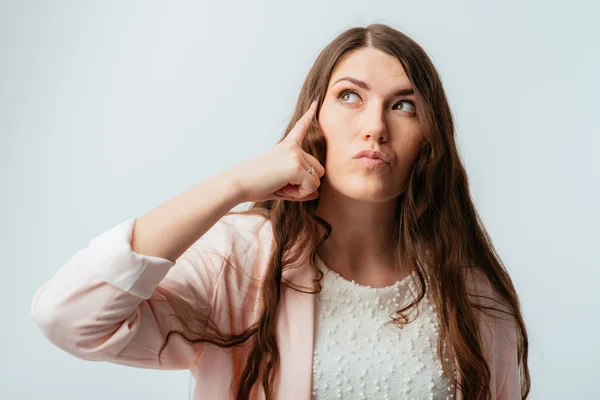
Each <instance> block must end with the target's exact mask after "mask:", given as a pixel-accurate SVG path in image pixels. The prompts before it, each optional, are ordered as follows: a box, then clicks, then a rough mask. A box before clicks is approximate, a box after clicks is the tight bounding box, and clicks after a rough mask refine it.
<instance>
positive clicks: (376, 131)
mask: <svg viewBox="0 0 600 400" xmlns="http://www.w3.org/2000/svg"><path fill="white" fill-rule="evenodd" d="M361 122H362V136H363V138H364V139H366V140H369V139H373V140H375V141H377V142H386V141H387V140H388V136H389V132H388V129H387V125H386V121H385V114H384V111H383V107H382V106H381V105H376V104H372V105H371V107H367V108H366V109H365V110H364V111H363V113H362V116H361Z"/></svg>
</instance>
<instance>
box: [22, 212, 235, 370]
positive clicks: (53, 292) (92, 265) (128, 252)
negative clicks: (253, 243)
mask: <svg viewBox="0 0 600 400" xmlns="http://www.w3.org/2000/svg"><path fill="white" fill-rule="evenodd" d="M221 222H222V220H221V221H218V222H217V223H216V224H215V225H214V226H213V227H211V229H209V231H208V232H206V233H205V235H203V236H202V238H201V239H200V240H198V241H197V242H196V243H194V245H192V246H191V247H190V248H189V249H188V250H187V251H186V252H185V253H184V254H183V255H182V256H181V257H179V258H178V259H177V260H176V262H173V261H170V260H167V259H163V258H159V257H152V256H145V255H141V254H138V253H135V252H133V251H132V249H131V237H132V232H133V227H134V224H135V218H131V219H129V220H127V221H124V222H122V223H120V224H118V225H117V226H114V227H113V228H111V229H109V230H108V231H106V232H104V233H103V234H101V235H100V236H97V237H95V238H93V239H92V240H90V242H89V244H88V246H87V247H85V248H83V249H81V250H79V251H77V252H76V253H75V254H74V255H73V256H72V257H71V258H70V259H69V260H68V261H67V263H66V264H64V265H63V266H62V267H61V268H60V269H59V270H58V271H57V272H56V273H55V274H54V276H52V277H51V278H50V279H49V280H48V281H47V282H46V283H44V284H43V285H42V286H41V287H40V288H39V289H38V290H37V292H36V293H35V295H34V297H33V301H32V304H31V315H32V316H33V318H34V321H35V323H36V324H37V326H38V327H39V328H40V330H41V331H42V332H43V334H44V335H45V336H46V337H47V338H48V339H49V341H50V342H52V343H53V344H54V345H56V346H57V347H59V348H61V349H62V350H64V351H66V352H68V353H70V354H72V355H74V356H76V357H78V358H81V359H84V360H89V361H108V362H112V363H116V364H122V365H128V366H133V367H139V368H152V369H169V370H175V369H190V368H191V367H192V366H193V365H194V363H195V361H196V360H197V359H198V357H199V356H200V354H201V352H202V348H203V344H193V345H192V344H189V343H188V342H186V341H185V340H183V339H182V338H181V336H180V335H177V334H175V335H171V336H170V337H169V343H168V345H167V347H166V348H165V349H164V350H163V353H162V354H161V358H160V361H161V362H162V365H159V359H158V352H159V349H160V348H161V345H162V344H163V342H164V340H165V339H166V336H167V333H168V332H169V330H171V329H178V330H180V329H181V328H182V325H181V323H180V320H179V319H178V317H182V315H181V311H180V308H178V307H177V306H176V305H175V302H174V301H172V300H171V299H172V297H171V296H169V293H176V294H177V295H178V296H179V297H180V298H181V299H182V300H183V301H184V302H185V303H187V304H188V305H190V306H193V307H194V308H195V309H196V310H198V311H202V312H203V313H204V314H207V313H210V309H211V306H212V298H213V294H214V290H215V287H216V282H217V280H218V279H219V276H220V273H221V270H222V267H223V260H224V257H225V256H226V255H227V254H228V252H229V250H230V244H231V236H232V234H231V230H230V227H229V225H228V224H223V223H221Z"/></svg>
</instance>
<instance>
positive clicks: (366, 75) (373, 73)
mask: <svg viewBox="0 0 600 400" xmlns="http://www.w3.org/2000/svg"><path fill="white" fill-rule="evenodd" d="M344 76H351V77H353V78H357V79H360V80H362V81H366V82H367V83H369V84H371V85H372V86H374V87H377V86H379V85H383V86H384V87H385V86H389V85H394V87H396V86H407V87H410V86H411V85H410V81H409V79H408V77H407V76H406V73H405V71H404V67H402V64H401V63H400V61H399V60H398V59H397V58H396V57H395V56H392V55H390V54H387V53H384V52H383V51H381V50H378V49H373V48H362V49H358V50H355V51H353V52H350V53H348V54H346V55H345V56H344V57H343V58H342V60H340V62H339V63H338V65H337V66H336V67H335V69H334V70H333V73H332V74H331V78H330V79H329V85H330V86H331V85H332V84H333V83H334V82H335V81H337V80H338V79H339V78H342V77H344Z"/></svg>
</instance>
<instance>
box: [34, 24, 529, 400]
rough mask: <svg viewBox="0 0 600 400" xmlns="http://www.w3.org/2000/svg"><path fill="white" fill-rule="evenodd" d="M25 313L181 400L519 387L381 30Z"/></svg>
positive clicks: (57, 279) (516, 337)
mask: <svg viewBox="0 0 600 400" xmlns="http://www.w3.org/2000/svg"><path fill="white" fill-rule="evenodd" d="M313 99H316V100H315V101H314V102H313ZM296 121H297V122H296ZM244 202H252V205H251V207H250V209H249V210H247V211H243V212H233V211H231V210H232V208H233V207H235V206H236V205H238V204H240V203H244ZM320 228H322V229H320ZM32 314H33V316H34V318H35V320H36V322H37V324H38V325H39V327H40V328H41V329H42V330H43V332H44V333H45V335H46V336H47V337H48V338H49V340H51V341H52V342H53V343H54V344H56V345H57V346H59V347H60V348H62V349H64V350H65V351H68V352H69V353H71V354H73V355H75V356H77V357H79V358H82V359H86V360H95V361H110V362H114V363H118V364H124V365H130V366H135V367H141V368H160V369H190V370H191V371H192V373H193V375H194V377H195V379H196V388H195V397H194V398H197V399H200V398H202V399H204V398H206V399H218V398H229V396H231V398H237V399H247V398H252V399H256V398H276V399H307V398H311V397H313V398H318V399H330V398H343V399H354V398H356V399H360V398H377V399H379V398H394V399H400V398H402V399H403V398H417V399H424V398H435V399H446V398H458V399H461V398H463V399H516V398H526V397H527V395H528V393H529V390H530V379H529V370H528V366H527V349H528V340H527V333H526V329H525V325H524V321H523V317H522V314H521V310H520V305H519V300H518V296H517V294H516V292H515V288H514V286H513V284H512V282H511V279H510V277H509V275H508V273H507V271H506V269H505V268H504V266H503V265H502V263H501V261H500V258H499V257H498V256H497V254H496V252H495V250H494V248H493V246H492V243H491V240H490V238H489V237H488V235H487V233H486V231H485V228H484V227H483V225H482V223H481V221H480V219H479V217H478V215H477V213H476V211H475V207H474V205H473V202H472V200H471V197H470V193H469V187H468V183H467V175H466V172H465V169H464V167H463V165H462V163H461V161H460V158H459V155H458V152H457V149H456V143H455V140H454V124H453V120H452V116H451V111H450V109H449V106H448V102H447V100H446V97H445V94H444V91H443V88H442V85H441V81H440V78H439V76H438V74H437V72H436V70H435V68H434V66H433V65H432V62H431V61H430V59H429V58H428V56H427V55H426V53H425V52H424V51H423V50H422V48H421V47H420V46H419V45H418V44H417V43H415V42H414V41H412V40H411V39H410V38H408V37H407V36H405V35H404V34H402V33H400V32H398V31H396V30H394V29H392V28H390V27H388V26H386V25H382V24H373V25H370V26H368V27H367V28H353V29H349V30H347V31H345V32H343V33H342V34H341V35H340V36H339V37H337V38H336V39H335V40H334V41H333V42H332V43H330V44H329V45H328V46H327V47H326V48H325V49H324V50H323V51H322V52H321V54H320V55H319V56H318V58H317V60H316V62H315V64H314V66H313V67H312V69H311V71H310V72H309V74H308V77H307V78H306V81H305V83H304V85H303V87H302V89H301V93H300V96H299V99H298V103H297V107H296V112H295V113H294V115H293V118H292V121H291V122H290V125H289V126H288V127H287V129H286V131H285V134H284V135H283V137H282V138H281V140H280V141H279V142H278V144H277V145H276V146H274V147H273V148H272V149H270V150H268V151H267V152H265V153H263V154H261V155H259V156H257V157H254V158H252V159H250V160H247V161H245V162H243V163H241V164H239V165H237V166H235V167H233V168H231V169H230V170H227V171H225V172H222V173H220V174H218V175H216V176H213V177H212V178H209V179H207V180H206V181H204V182H202V183H200V184H198V185H197V186H195V187H193V188H191V189H189V190H188V191H186V192H184V193H183V194H181V195H179V196H177V197H175V198H174V199H172V200H170V201H168V202H167V203H165V204H164V205H162V206H160V207H158V208H156V209H155V210H153V211H151V212H149V213H147V214H146V215H144V216H142V217H139V218H131V219H129V220H127V221H125V222H123V223H121V224H119V225H117V226H115V227H113V228H112V229H110V230H108V231H107V232H105V233H103V234H102V235H100V236H98V237H96V238H94V239H92V240H91V241H90V244H89V245H88V246H87V247H86V248H84V249H82V250H80V251H78V252H77V253H76V254H75V255H74V256H73V257H72V258H71V259H70V260H69V261H68V262H67V264H66V265H64V266H63V267H62V268H61V269H60V270H59V271H58V273H57V274H56V275H55V276H54V277H52V279H50V280H49V281H48V282H47V283H46V284H44V285H43V286H42V287H41V288H40V289H39V290H38V292H37V294H36V296H35V298H34V301H33V304H32Z"/></svg>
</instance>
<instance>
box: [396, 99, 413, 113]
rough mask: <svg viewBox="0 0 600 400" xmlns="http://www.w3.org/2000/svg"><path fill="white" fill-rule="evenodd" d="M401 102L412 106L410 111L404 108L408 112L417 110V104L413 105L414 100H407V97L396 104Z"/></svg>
mask: <svg viewBox="0 0 600 400" xmlns="http://www.w3.org/2000/svg"><path fill="white" fill-rule="evenodd" d="M402 103H408V104H410V106H411V107H412V108H413V109H412V111H411V110H406V111H407V112H410V113H416V112H417V106H416V105H415V102H414V101H412V100H407V99H402V100H400V101H399V102H398V103H396V105H398V104H402ZM394 107H396V106H394Z"/></svg>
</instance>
